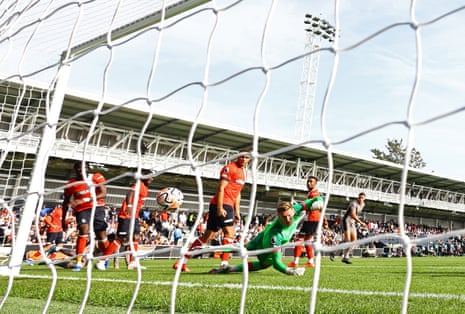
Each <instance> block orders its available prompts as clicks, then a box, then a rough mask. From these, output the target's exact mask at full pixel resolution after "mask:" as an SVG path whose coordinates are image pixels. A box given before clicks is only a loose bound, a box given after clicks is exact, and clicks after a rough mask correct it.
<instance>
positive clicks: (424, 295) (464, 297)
mask: <svg viewBox="0 0 465 314" xmlns="http://www.w3.org/2000/svg"><path fill="white" fill-rule="evenodd" d="M18 277H22V278H39V279H52V277H51V276H45V275H19V276H18ZM59 279H60V280H81V281H84V280H87V279H86V278H82V277H63V276H61V277H60V278H59ZM92 281H99V282H118V283H131V284H136V283H137V281H136V280H122V279H106V278H92ZM141 283H142V284H145V285H156V286H171V285H172V284H173V283H172V282H171V281H141ZM178 286H181V287H188V288H190V287H205V288H228V289H242V284H202V283H195V282H180V283H178ZM248 289H262V290H281V291H282V290H289V291H304V292H310V291H311V290H312V289H311V288H304V287H291V286H268V285H249V287H248ZM318 290H319V292H324V293H335V294H352V295H362V296H383V297H387V296H390V297H402V296H403V292H389V291H384V292H383V291H363V290H343V289H328V288H319V289H318ZM409 297H410V298H421V299H431V298H435V299H443V300H459V301H465V295H460V294H444V293H410V294H409Z"/></svg>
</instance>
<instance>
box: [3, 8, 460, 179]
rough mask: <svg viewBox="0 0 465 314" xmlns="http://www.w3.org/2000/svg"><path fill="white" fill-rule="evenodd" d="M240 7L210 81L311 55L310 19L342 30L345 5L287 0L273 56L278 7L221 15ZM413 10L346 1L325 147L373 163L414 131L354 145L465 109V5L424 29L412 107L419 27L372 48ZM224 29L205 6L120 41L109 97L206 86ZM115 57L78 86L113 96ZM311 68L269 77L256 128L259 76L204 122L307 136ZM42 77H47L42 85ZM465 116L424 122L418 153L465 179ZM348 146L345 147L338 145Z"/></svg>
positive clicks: (93, 62)
mask: <svg viewBox="0 0 465 314" xmlns="http://www.w3.org/2000/svg"><path fill="white" fill-rule="evenodd" d="M232 3H234V1H226V0H223V1H216V5H217V8H218V9H220V10H219V14H218V17H219V22H218V24H217V29H216V32H215V36H214V38H213V43H212V50H211V55H210V59H209V62H210V68H209V72H208V82H209V83H213V82H217V81H219V80H223V79H224V78H226V77H229V76H230V75H232V74H235V73H237V72H239V71H241V70H243V69H246V68H249V67H254V66H262V65H263V64H265V65H266V66H268V67H273V66H276V65H279V64H281V63H283V62H285V61H288V60H290V59H292V58H293V57H296V56H299V55H301V54H302V53H304V45H305V33H304V30H303V29H304V24H303V20H304V14H305V13H312V14H315V15H320V16H321V17H322V18H324V19H326V20H328V21H330V23H331V24H333V25H336V17H335V3H336V2H333V1H323V0H319V1H304V0H295V1H289V0H286V1H284V0H281V1H276V2H275V5H276V7H275V8H274V11H273V15H272V19H271V20H270V23H269V31H268V33H267V37H266V38H265V41H264V43H265V49H264V53H263V56H264V57H263V58H262V56H261V50H260V49H261V39H262V33H263V27H264V23H265V21H266V18H267V15H268V11H269V8H270V6H271V4H272V1H270V0H254V1H243V2H241V3H239V4H237V5H236V6H234V7H233V8H231V9H229V10H221V8H224V7H225V6H226V5H228V4H232ZM415 4H416V9H415V14H414V16H415V19H416V20H417V22H420V23H421V22H426V21H430V20H431V19H433V18H436V17H439V16H441V15H442V14H444V13H446V12H448V11H450V10H452V9H456V8H459V7H460V6H461V5H464V4H463V2H461V1H455V0H453V1H446V2H444V1H441V2H439V1H435V0H422V1H417V2H416V3H415ZM210 5H211V4H210ZM410 5H411V3H410V2H409V1H405V0H395V1H379V0H373V1H366V0H365V1H362V0H357V1H354V0H350V1H340V2H339V3H338V11H337V16H338V23H339V27H338V28H339V30H340V36H339V39H338V43H337V45H338V46H337V47H338V49H339V52H338V55H337V61H338V64H337V68H336V70H335V72H334V74H335V79H334V81H333V88H332V90H331V93H330V94H329V97H328V98H327V101H326V103H325V107H324V109H325V111H324V113H325V114H324V116H322V109H323V101H324V95H325V92H326V89H327V86H328V81H329V78H330V76H331V73H332V72H331V71H332V70H333V68H332V67H333V64H334V61H335V54H333V53H330V52H329V51H322V52H321V53H320V67H319V72H318V82H317V89H316V93H315V103H314V119H313V123H312V133H311V136H310V140H313V141H319V140H322V139H323V136H324V135H325V136H326V140H327V141H329V142H331V143H334V144H335V145H334V150H336V151H341V152H344V153H347V154H351V155H356V156H360V157H363V158H370V157H371V153H370V149H372V148H381V149H383V148H384V145H385V143H386V140H387V139H388V138H397V139H399V138H402V139H404V142H406V140H407V131H408V129H407V128H406V126H405V125H403V124H394V125H390V126H385V127H383V128H380V129H377V130H374V131H372V132H370V133H368V134H366V135H364V136H361V137H358V138H355V139H352V140H349V141H347V140H348V139H349V138H351V137H352V136H354V135H356V134H358V133H361V132H365V131H367V130H370V129H374V128H377V127H379V126H382V125H384V124H386V123H388V122H395V121H407V117H408V116H410V117H411V118H410V122H412V123H413V124H415V123H419V122H422V121H425V120H428V119H432V118H434V117H437V116H439V115H442V114H444V113H447V112H449V111H452V110H456V109H459V108H463V107H464V99H465V97H464V94H465V81H464V78H465V62H464V61H463V60H465V58H464V57H465V51H464V49H463V45H462V44H461V40H460V39H461V37H462V36H461V35H462V33H463V31H462V30H463V29H464V27H465V10H461V11H458V12H456V13H455V14H453V15H451V16H448V17H446V18H444V19H441V20H440V21H437V22H436V23H433V24H432V25H428V26H425V27H421V28H420V35H421V51H422V54H421V57H422V58H421V75H420V76H419V78H420V80H419V81H418V82H419V85H418V89H417V92H416V94H415V98H414V102H413V107H412V108H411V110H410V111H409V99H410V97H411V93H412V88H413V86H414V83H415V78H416V62H417V51H416V43H415V30H414V29H413V28H412V27H410V26H409V25H399V26H396V27H393V28H390V29H388V30H386V31H384V32H382V33H381V34H379V35H377V36H375V37H373V38H371V39H370V40H367V41H363V40H364V39H366V38H367V37H368V36H370V35H372V34H375V33H376V32H378V31H380V30H382V29H383V28H385V27H387V26H389V25H391V24H394V23H402V22H411V21H412V19H411V16H410V11H409V10H410ZM214 23H215V15H214V14H213V13H212V11H205V12H202V13H201V14H196V15H194V16H192V17H190V18H189V19H186V20H183V21H181V22H179V23H178V24H177V25H176V26H175V27H170V28H168V29H166V30H165V31H163V33H162V34H163V35H162V37H161V36H160V33H159V32H158V31H156V30H152V31H150V32H147V33H145V34H143V35H141V36H138V37H137V38H134V39H132V40H131V41H129V42H127V43H126V44H125V45H123V46H117V47H116V46H115V47H114V49H113V54H112V59H111V65H110V67H109V71H108V79H107V80H106V81H105V82H107V90H106V98H107V99H112V100H116V101H117V102H124V101H127V100H130V99H133V98H135V97H139V96H149V97H150V98H151V99H158V98H160V97H163V96H165V95H167V94H168V93H171V92H172V91H173V90H176V89H177V88H179V87H180V86H183V85H185V84H187V83H189V82H197V81H203V80H204V76H205V73H204V70H205V63H206V60H207V59H206V58H207V55H206V52H207V44H208V39H209V36H210V33H211V31H212V29H213V27H214V25H215V24H214ZM160 39H161V48H160V55H159V59H158V62H157V64H156V67H155V68H154V69H155V72H154V73H155V74H154V76H153V79H152V80H151V85H150V86H151V88H150V91H149V92H147V86H148V83H147V82H148V81H149V79H150V70H151V69H152V64H153V57H154V55H155V51H156V43H157V40H160ZM356 44H357V45H356ZM354 45H356V46H354ZM0 47H1V46H0ZM49 49H51V48H49ZM54 55H55V52H54V51H53V52H50V50H47V56H46V59H47V60H53V56H54ZM57 55H58V54H57ZM109 57H110V53H109V50H108V49H106V48H100V49H98V50H97V51H95V52H92V53H90V54H88V55H86V56H84V57H83V58H81V59H79V60H77V61H76V62H75V64H73V67H72V74H71V77H70V83H69V87H70V88H71V89H72V90H78V91H80V92H85V93H91V94H94V95H97V97H98V96H99V95H102V91H103V85H102V84H103V82H104V80H103V75H104V69H105V66H106V64H107V63H108V60H109ZM31 58H32V57H31ZM32 60H34V58H32ZM4 64H5V63H4ZM4 64H3V65H4ZM302 65H303V59H298V60H295V61H293V62H290V63H289V64H287V65H285V66H283V67H281V68H278V69H275V70H272V71H271V72H270V74H269V78H270V83H269V87H268V90H267V93H266V95H265V97H264V98H263V101H262V102H261V103H260V107H259V117H258V119H257V125H256V126H255V125H254V121H255V120H254V113H255V111H256V105H257V102H258V100H259V97H260V95H261V92H262V89H263V88H264V86H265V83H266V76H265V75H264V73H263V72H262V71H259V70H254V71H248V72H246V73H244V74H242V75H239V76H237V77H234V78H233V79H231V80H229V81H227V82H225V83H222V84H220V85H218V86H212V87H209V88H208V98H207V101H206V103H205V106H204V107H203V110H202V112H201V114H200V118H199V119H200V120H201V121H202V122H207V123H216V124H222V125H225V124H226V125H228V126H231V127H232V128H236V129H239V130H246V131H249V132H252V131H253V130H254V127H256V129H255V130H256V131H257V132H258V133H259V134H261V135H263V136H267V137H276V138H280V139H285V140H288V141H291V142H295V141H297V139H296V136H295V132H294V129H295V115H296V111H297V104H298V100H299V99H298V98H299V81H300V78H301V72H302ZM3 69H4V67H3ZM0 72H3V71H0ZM48 74H49V75H50V73H48ZM43 76H45V75H44V73H43V74H41V75H37V77H34V78H35V79H40V78H41V77H43ZM203 96H204V93H203V89H202V88H200V87H199V86H192V87H189V88H185V89H183V90H181V91H179V92H177V93H176V94H174V95H173V96H171V97H168V98H167V99H164V100H162V101H156V102H154V103H153V104H152V105H151V108H150V110H153V112H158V113H168V114H172V115H176V116H181V117H186V118H190V119H194V118H195V117H196V116H197V115H198V113H199V110H200V108H201V105H202V100H203ZM141 106H142V107H143V108H148V107H146V106H145V105H141ZM464 118H465V113H464V112H459V113H458V114H455V115H452V116H448V117H445V118H443V119H440V120H438V121H434V122H431V123H428V124H426V125H420V126H414V127H413V130H414V133H413V135H414V136H413V146H414V147H415V148H416V149H417V150H418V151H420V152H421V154H422V156H423V158H424V160H425V161H426V163H427V167H426V168H425V169H424V171H426V172H428V173H432V172H434V173H435V174H437V175H440V176H446V177H451V178H456V179H459V180H463V178H464V177H465V168H464V167H462V160H463V159H464V157H465V148H464V147H463V145H462V143H463V140H464V134H465V133H464V127H463V125H462V121H463V120H464ZM322 121H323V122H324V123H322ZM323 127H324V128H323ZM340 142H344V143H341V144H337V143H340ZM315 145H316V147H320V148H321V145H318V144H315Z"/></svg>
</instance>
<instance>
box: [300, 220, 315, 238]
mask: <svg viewBox="0 0 465 314" xmlns="http://www.w3.org/2000/svg"><path fill="white" fill-rule="evenodd" d="M317 230H318V221H304V223H303V225H302V228H300V234H303V235H316V234H317Z"/></svg>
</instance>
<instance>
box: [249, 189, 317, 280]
mask: <svg viewBox="0 0 465 314" xmlns="http://www.w3.org/2000/svg"><path fill="white" fill-rule="evenodd" d="M322 200H323V198H322V197H321V196H317V197H314V198H310V199H307V200H305V201H303V202H301V203H297V204H294V205H293V208H294V210H295V212H296V213H295V216H294V217H296V218H295V219H294V221H293V222H292V224H291V225H290V226H284V225H283V224H282V223H281V220H280V219H279V218H278V217H277V218H275V219H274V220H273V221H272V222H271V223H270V224H268V225H267V226H266V227H265V230H263V231H262V232H260V233H259V234H258V235H257V236H256V237H255V238H253V239H252V240H251V241H250V242H249V243H248V244H247V249H248V250H260V249H267V248H272V247H279V246H281V245H284V244H286V243H288V242H289V241H290V240H291V239H292V237H293V235H294V233H295V231H296V229H297V226H298V224H299V219H298V216H300V213H301V212H302V211H303V210H304V209H310V208H311V207H312V204H313V203H314V202H315V201H322ZM257 257H258V259H259V260H260V263H261V264H262V265H264V266H267V265H273V267H274V268H275V269H276V270H278V271H280V272H282V273H285V272H286V268H287V266H286V265H285V264H284V263H283V262H282V256H281V250H280V249H279V250H277V251H273V252H269V253H264V254H261V255H258V256H257Z"/></svg>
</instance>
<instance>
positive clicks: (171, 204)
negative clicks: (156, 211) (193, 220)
mask: <svg viewBox="0 0 465 314" xmlns="http://www.w3.org/2000/svg"><path fill="white" fill-rule="evenodd" d="M183 201H184V195H183V194H182V192H181V190H179V189H177V188H173V187H168V188H163V189H161V191H160V192H158V193H157V203H158V205H159V206H160V207H161V208H164V209H177V208H179V207H181V205H182V202H183Z"/></svg>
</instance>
